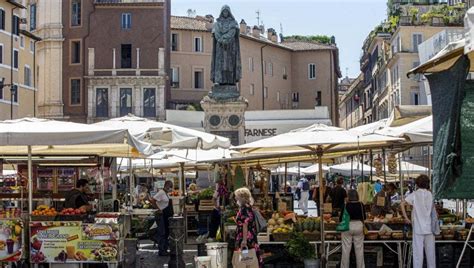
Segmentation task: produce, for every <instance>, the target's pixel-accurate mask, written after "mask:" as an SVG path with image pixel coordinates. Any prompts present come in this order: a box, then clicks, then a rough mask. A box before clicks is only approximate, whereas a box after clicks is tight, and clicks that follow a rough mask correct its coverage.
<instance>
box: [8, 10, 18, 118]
mask: <svg viewBox="0 0 474 268" xmlns="http://www.w3.org/2000/svg"><path fill="white" fill-rule="evenodd" d="M17 8H18V7H14V8H12V12H11V24H12V32H11V35H10V58H11V62H10V119H13V27H15V26H14V25H13V16H14V15H15V14H13V11H15V9H17ZM18 31H20V29H18ZM18 56H19V55H18ZM18 60H19V59H18ZM16 90H17V93H16V94H17V96H18V88H17V89H16Z"/></svg>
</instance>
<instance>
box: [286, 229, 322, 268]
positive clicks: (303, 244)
mask: <svg viewBox="0 0 474 268" xmlns="http://www.w3.org/2000/svg"><path fill="white" fill-rule="evenodd" d="M286 250H287V251H288V253H289V254H290V256H291V257H292V258H293V259H295V260H296V261H299V262H303V263H304V266H305V267H307V268H317V267H319V262H318V261H317V260H316V253H315V248H314V246H313V245H311V243H309V241H308V240H307V239H306V238H305V237H304V235H303V234H302V233H298V232H293V233H291V238H290V240H289V241H288V242H287V243H286Z"/></svg>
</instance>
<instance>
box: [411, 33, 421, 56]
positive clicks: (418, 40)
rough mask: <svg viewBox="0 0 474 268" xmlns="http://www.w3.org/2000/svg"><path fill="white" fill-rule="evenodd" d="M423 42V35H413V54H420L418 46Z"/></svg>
mask: <svg viewBox="0 0 474 268" xmlns="http://www.w3.org/2000/svg"><path fill="white" fill-rule="evenodd" d="M422 42H423V35H422V34H413V35H412V43H413V52H418V45H419V44H421V43H422Z"/></svg>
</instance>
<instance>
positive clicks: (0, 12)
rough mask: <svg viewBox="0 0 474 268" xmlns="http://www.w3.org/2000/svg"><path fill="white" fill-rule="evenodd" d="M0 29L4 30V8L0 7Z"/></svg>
mask: <svg viewBox="0 0 474 268" xmlns="http://www.w3.org/2000/svg"><path fill="white" fill-rule="evenodd" d="M0 30H5V10H4V9H1V8H0Z"/></svg>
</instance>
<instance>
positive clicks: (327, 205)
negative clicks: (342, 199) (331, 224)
mask: <svg viewBox="0 0 474 268" xmlns="http://www.w3.org/2000/svg"><path fill="white" fill-rule="evenodd" d="M323 210H324V213H332V204H331V203H324V204H323Z"/></svg>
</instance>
